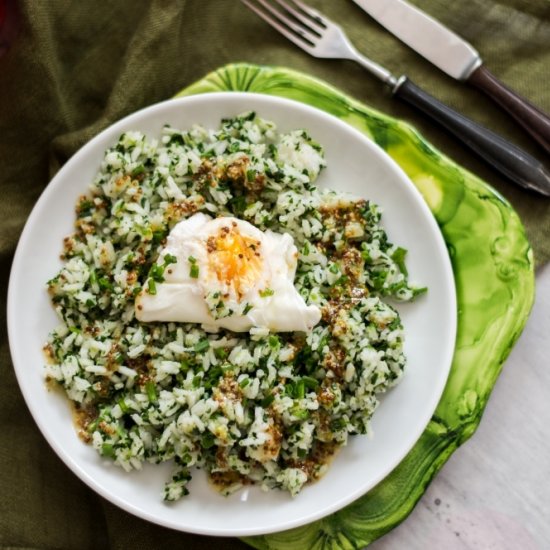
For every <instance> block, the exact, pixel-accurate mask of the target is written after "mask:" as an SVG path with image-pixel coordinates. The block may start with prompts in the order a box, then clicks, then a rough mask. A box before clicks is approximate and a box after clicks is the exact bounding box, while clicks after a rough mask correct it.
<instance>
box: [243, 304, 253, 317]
mask: <svg viewBox="0 0 550 550" xmlns="http://www.w3.org/2000/svg"><path fill="white" fill-rule="evenodd" d="M251 309H252V306H251V305H250V304H246V306H244V309H243V315H246V314H247V313H248V312H249V311H250V310H251Z"/></svg>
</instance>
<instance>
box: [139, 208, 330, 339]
mask: <svg viewBox="0 0 550 550" xmlns="http://www.w3.org/2000/svg"><path fill="white" fill-rule="evenodd" d="M225 235H227V239H233V240H232V241H229V244H231V243H234V242H237V243H238V244H239V243H240V246H241V247H240V248H239V246H237V245H235V246H233V247H231V246H228V247H227V249H224V248H222V249H220V248H217V246H218V247H219V246H222V247H223V246H224V243H226V241H224V237H225ZM215 243H218V245H216V244H215ZM219 243H221V245H220V244H219ZM243 243H244V244H243ZM244 245H246V249H245V248H243V246H244ZM297 257H298V251H297V249H296V246H295V245H294V241H293V239H292V237H291V236H290V235H288V234H287V233H282V234H279V233H275V232H273V231H270V230H268V231H265V232H263V231H261V230H259V229H258V228H256V227H254V226H253V225H252V224H250V223H248V222H246V221H243V220H239V219H237V218H233V217H220V218H215V219H212V218H211V217H210V216H207V215H205V214H202V213H198V214H195V215H194V216H192V217H190V218H188V219H186V220H183V221H181V222H180V223H178V224H177V225H176V226H175V227H174V228H173V229H172V231H171V232H170V234H169V235H168V238H167V243H166V246H165V248H164V249H163V250H162V251H161V253H160V255H159V259H158V261H157V264H158V265H160V266H165V267H164V273H163V277H164V281H163V282H157V283H156V285H155V287H156V288H155V293H151V291H150V290H149V289H148V286H147V285H146V286H145V288H144V289H143V290H142V292H141V293H140V294H139V295H138V296H137V298H136V317H137V318H138V320H140V321H143V322H153V321H165V322H169V321H173V322H182V323H199V324H201V325H203V326H204V328H207V329H217V328H226V329H229V330H231V331H234V332H248V331H249V330H250V329H251V328H253V327H258V328H267V329H269V330H270V331H272V332H291V331H309V330H311V329H312V328H313V327H314V326H315V325H316V324H317V323H318V322H319V320H320V319H321V312H320V310H319V308H318V307H316V306H308V305H307V304H306V303H305V301H304V299H303V298H302V297H301V296H300V294H299V293H298V291H297V290H296V288H295V287H294V277H295V274H296V267H297ZM174 259H175V260H176V261H175V262H173V260H174ZM167 260H168V261H167ZM171 262H172V263H171Z"/></svg>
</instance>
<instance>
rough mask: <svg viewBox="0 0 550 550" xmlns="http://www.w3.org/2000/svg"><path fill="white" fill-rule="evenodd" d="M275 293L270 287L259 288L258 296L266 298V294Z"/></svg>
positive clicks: (271, 294)
mask: <svg viewBox="0 0 550 550" xmlns="http://www.w3.org/2000/svg"><path fill="white" fill-rule="evenodd" d="M273 294H275V291H274V290H273V289H271V288H266V289H264V290H260V296H261V297H262V298H267V297H268V296H273Z"/></svg>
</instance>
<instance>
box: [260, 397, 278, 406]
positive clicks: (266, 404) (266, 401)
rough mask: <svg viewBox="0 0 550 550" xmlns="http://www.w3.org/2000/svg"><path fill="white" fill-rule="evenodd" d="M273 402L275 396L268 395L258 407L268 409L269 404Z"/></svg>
mask: <svg viewBox="0 0 550 550" xmlns="http://www.w3.org/2000/svg"><path fill="white" fill-rule="evenodd" d="M273 401H275V396H274V395H273V394H272V393H270V394H269V395H267V396H266V397H264V398H263V399H262V401H261V403H260V405H261V406H262V407H264V408H266V407H269V405H271V403H273Z"/></svg>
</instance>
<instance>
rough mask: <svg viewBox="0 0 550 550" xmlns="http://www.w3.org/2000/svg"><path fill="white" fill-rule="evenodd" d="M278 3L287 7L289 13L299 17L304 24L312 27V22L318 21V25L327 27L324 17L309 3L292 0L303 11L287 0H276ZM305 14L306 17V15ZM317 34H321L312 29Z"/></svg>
mask: <svg viewBox="0 0 550 550" xmlns="http://www.w3.org/2000/svg"><path fill="white" fill-rule="evenodd" d="M275 2H277V4H280V5H281V6H283V8H285V10H286V11H288V13H290V14H292V16H293V17H295V18H296V19H298V21H300V22H301V23H302V24H303V25H306V26H308V27H310V28H311V25H312V23H317V25H319V26H321V27H322V28H323V30H324V29H326V27H327V24H326V22H325V21H324V20H323V17H322V16H321V14H320V13H319V12H318V11H315V10H314V9H313V8H310V7H309V6H308V5H306V4H304V3H303V2H300V0H292V2H293V3H294V4H295V5H296V6H298V8H300V10H301V11H298V10H297V9H296V8H293V7H292V6H291V5H290V4H288V2H285V0H275ZM304 14H305V15H306V17H304ZM312 30H313V31H314V32H315V33H316V34H319V33H318V32H317V31H315V30H314V29H312Z"/></svg>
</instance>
